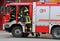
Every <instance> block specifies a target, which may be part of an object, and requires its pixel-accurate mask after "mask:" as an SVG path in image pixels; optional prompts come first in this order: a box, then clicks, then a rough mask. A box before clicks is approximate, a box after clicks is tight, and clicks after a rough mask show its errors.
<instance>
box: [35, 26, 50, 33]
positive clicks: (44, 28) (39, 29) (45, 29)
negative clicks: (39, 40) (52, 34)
mask: <svg viewBox="0 0 60 41" xmlns="http://www.w3.org/2000/svg"><path fill="white" fill-rule="evenodd" d="M35 31H36V32H43V33H48V32H49V26H36V29H35Z"/></svg>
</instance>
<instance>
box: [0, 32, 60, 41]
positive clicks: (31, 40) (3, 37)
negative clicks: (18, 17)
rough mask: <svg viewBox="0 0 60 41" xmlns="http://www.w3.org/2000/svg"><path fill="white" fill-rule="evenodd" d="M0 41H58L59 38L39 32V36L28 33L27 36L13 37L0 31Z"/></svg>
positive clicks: (59, 40)
mask: <svg viewBox="0 0 60 41" xmlns="http://www.w3.org/2000/svg"><path fill="white" fill-rule="evenodd" d="M0 41H60V39H53V38H52V36H51V35H49V34H45V35H44V34H41V36H40V37H39V38H35V37H32V36H30V35H29V37H28V38H15V37H13V36H12V35H11V33H8V32H5V31H0Z"/></svg>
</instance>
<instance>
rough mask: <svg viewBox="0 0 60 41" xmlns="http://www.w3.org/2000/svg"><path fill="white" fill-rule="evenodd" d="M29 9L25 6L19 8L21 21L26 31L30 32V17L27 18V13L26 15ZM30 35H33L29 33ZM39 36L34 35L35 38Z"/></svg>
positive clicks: (37, 34)
mask: <svg viewBox="0 0 60 41" xmlns="http://www.w3.org/2000/svg"><path fill="white" fill-rule="evenodd" d="M28 11H29V9H28V8H27V7H26V6H25V7H22V8H21V14H20V16H21V19H22V20H21V21H23V22H25V24H26V29H27V31H30V32H31V31H32V28H31V27H32V26H31V19H30V16H29V13H28ZM31 34H32V35H34V34H33V33H31ZM39 35H40V34H39V33H36V37H37V36H39Z"/></svg>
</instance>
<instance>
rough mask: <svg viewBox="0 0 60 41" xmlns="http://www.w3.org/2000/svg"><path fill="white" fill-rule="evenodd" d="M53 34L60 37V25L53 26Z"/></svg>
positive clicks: (55, 37)
mask: <svg viewBox="0 0 60 41" xmlns="http://www.w3.org/2000/svg"><path fill="white" fill-rule="evenodd" d="M52 36H53V38H54V39H60V27H55V28H53V30H52Z"/></svg>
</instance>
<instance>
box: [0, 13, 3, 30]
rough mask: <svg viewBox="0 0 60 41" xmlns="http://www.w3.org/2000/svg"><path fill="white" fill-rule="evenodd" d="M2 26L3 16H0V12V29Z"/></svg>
mask: <svg viewBox="0 0 60 41" xmlns="http://www.w3.org/2000/svg"><path fill="white" fill-rule="evenodd" d="M2 26H3V16H2V14H1V13H0V30H2V29H3V28H2Z"/></svg>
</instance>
